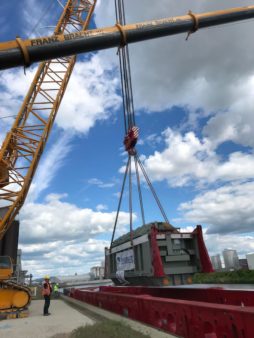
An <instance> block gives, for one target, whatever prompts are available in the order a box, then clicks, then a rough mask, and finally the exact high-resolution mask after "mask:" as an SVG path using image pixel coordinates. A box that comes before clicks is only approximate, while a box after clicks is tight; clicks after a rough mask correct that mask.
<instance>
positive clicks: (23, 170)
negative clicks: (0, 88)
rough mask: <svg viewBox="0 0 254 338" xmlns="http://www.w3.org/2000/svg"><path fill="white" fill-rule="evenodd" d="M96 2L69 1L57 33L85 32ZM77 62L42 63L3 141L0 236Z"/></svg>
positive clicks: (25, 187) (23, 189)
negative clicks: (2, 202) (4, 211)
mask: <svg viewBox="0 0 254 338" xmlns="http://www.w3.org/2000/svg"><path fill="white" fill-rule="evenodd" d="M95 4H96V0H68V1H67V3H66V6H65V8H64V11H63V13H62V15H61V17H60V19H59V21H58V23H57V26H56V28H55V31H54V36H58V35H62V34H71V33H76V32H82V31H85V30H86V29H87V28H88V25H89V23H90V20H91V16H92V13H93V11H94V7H95ZM18 42H19V43H21V44H22V42H20V41H18ZM75 61H76V57H75V56H65V57H59V58H57V59H53V60H50V61H44V62H42V63H40V65H39V67H38V70H37V72H36V74H35V76H34V80H33V82H32V84H31V86H30V89H29V90H28V93H27V95H26V97H25V99H24V102H23V104H22V106H21V108H20V111H19V112H18V115H17V117H16V119H15V121H14V123H13V126H12V128H11V131H10V132H9V133H8V135H7V137H6V139H5V141H4V143H3V146H2V148H1V151H0V199H1V200H2V201H4V204H5V205H7V206H8V208H7V212H6V213H5V215H4V216H3V217H2V218H0V239H2V238H3V236H4V234H5V232H6V231H7V230H8V228H9V226H10V225H11V223H12V221H13V220H14V218H15V216H16V215H17V213H18V211H19V210H20V208H21V206H22V205H23V203H24V201H25V198H26V195H27V192H28V189H29V186H30V184H31V181H32V179H33V176H34V173H35V170H36V167H37V165H38V162H39V159H40V156H41V154H42V152H43V149H44V147H45V143H46V141H47V139H48V136H49V132H50V130H51V128H52V125H53V122H54V120H55V117H56V114H57V111H58V109H59V106H60V103H61V100H62V98H63V95H64V92H65V89H66V86H67V84H68V81H69V79H70V75H71V73H72V70H73V67H74V65H75Z"/></svg>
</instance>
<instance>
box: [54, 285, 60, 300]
mask: <svg viewBox="0 0 254 338" xmlns="http://www.w3.org/2000/svg"><path fill="white" fill-rule="evenodd" d="M53 290H54V296H55V297H56V298H57V297H58V296H59V285H58V283H56V284H55V285H54V287H53Z"/></svg>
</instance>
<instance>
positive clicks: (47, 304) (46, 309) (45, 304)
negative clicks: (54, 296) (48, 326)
mask: <svg viewBox="0 0 254 338" xmlns="http://www.w3.org/2000/svg"><path fill="white" fill-rule="evenodd" d="M44 299H45V303H44V310H43V314H44V315H46V314H47V313H49V305H50V296H44Z"/></svg>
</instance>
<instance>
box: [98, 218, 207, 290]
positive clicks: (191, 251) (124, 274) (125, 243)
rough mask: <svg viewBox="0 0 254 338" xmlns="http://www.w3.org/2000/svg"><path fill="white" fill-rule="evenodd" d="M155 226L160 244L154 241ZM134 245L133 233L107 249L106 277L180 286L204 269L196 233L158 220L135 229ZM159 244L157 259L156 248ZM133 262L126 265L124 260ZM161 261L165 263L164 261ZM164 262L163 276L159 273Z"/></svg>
mask: <svg viewBox="0 0 254 338" xmlns="http://www.w3.org/2000/svg"><path fill="white" fill-rule="evenodd" d="M152 229H156V244H155V245H153V242H152V240H151V236H152V235H151V234H152ZM132 239H133V245H132V243H131V237H130V233H128V234H126V235H124V236H122V237H120V238H118V239H117V240H115V241H114V242H113V243H112V247H111V250H109V249H106V252H105V262H106V271H105V273H106V277H107V278H110V279H112V281H113V282H114V283H115V284H117V285H123V284H131V285H179V284H187V283H191V282H192V276H193V275H194V274H195V273H196V272H202V266H201V261H200V253H199V247H198V241H197V236H196V235H195V232H192V233H180V232H179V231H178V230H177V229H175V228H173V227H171V226H169V224H167V223H162V222H155V223H150V224H146V225H143V226H142V227H140V228H138V229H136V230H134V231H133V234H132ZM154 246H155V247H156V246H157V249H158V250H157V249H156V250H157V252H158V253H159V254H158V255H157V260H156V259H155V254H154V248H153V247H154ZM132 257H133V264H131V265H128V264H127V265H123V269H122V270H121V271H119V264H118V262H119V261H120V260H121V259H122V260H125V261H127V263H128V262H130V261H132ZM160 261H161V262H160ZM158 265H159V266H160V265H161V268H162V269H161V270H162V271H163V276H162V275H160V276H158V274H157V275H156V271H155V270H156V269H157V267H158Z"/></svg>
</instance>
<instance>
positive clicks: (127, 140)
mask: <svg viewBox="0 0 254 338" xmlns="http://www.w3.org/2000/svg"><path fill="white" fill-rule="evenodd" d="M115 9H116V22H117V26H119V27H122V26H123V25H126V22H125V8H124V0H115ZM118 56H119V64H120V75H121V86H122V99H123V119H124V130H125V137H124V142H123V143H124V146H125V151H126V152H127V153H128V161H127V164H126V167H125V173H124V177H123V183H122V189H121V192H120V197H119V202H118V208H117V213H116V218H115V223H114V229H113V234H112V239H111V245H110V248H111V246H112V243H113V241H114V236H115V231H116V226H117V222H118V218H119V212H120V208H121V203H122V198H123V193H124V188H125V183H126V179H127V176H128V177H129V216H130V237H131V243H133V235H132V234H133V210H132V209H133V208H132V195H133V194H132V158H133V160H134V165H135V167H134V171H135V174H136V180H137V188H138V196H139V204H140V210H141V216H142V222H143V224H145V212H144V205H143V197H142V191H141V182H140V174H139V168H140V169H141V172H142V174H143V176H144V178H145V180H146V183H147V185H148V187H149V188H150V190H151V192H152V194H153V197H154V199H155V201H156V203H157V205H158V207H159V210H160V212H161V214H162V216H163V218H164V220H165V222H166V223H168V224H169V220H168V218H167V215H166V213H165V211H164V209H163V207H162V205H161V202H160V200H159V198H158V196H157V194H156V191H155V189H154V187H153V185H152V183H151V181H150V179H149V177H148V175H147V173H146V170H145V167H144V165H143V163H142V161H141V160H140V157H139V155H138V152H137V150H136V148H135V146H136V144H137V141H138V136H139V128H138V127H137V126H136V119H135V109H134V102H133V90H132V80H131V69H130V57H129V49H128V45H127V44H123V45H122V46H120V47H119V49H118Z"/></svg>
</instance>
